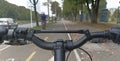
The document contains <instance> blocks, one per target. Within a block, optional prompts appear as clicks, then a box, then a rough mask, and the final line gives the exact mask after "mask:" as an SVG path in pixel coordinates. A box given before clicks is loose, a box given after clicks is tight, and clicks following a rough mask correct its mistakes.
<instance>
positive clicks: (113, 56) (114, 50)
mask: <svg viewBox="0 0 120 61" xmlns="http://www.w3.org/2000/svg"><path fill="white" fill-rule="evenodd" d="M64 23H65V24H66V26H67V28H68V29H74V30H78V29H83V28H84V29H86V28H89V29H90V31H99V30H100V29H96V28H92V27H89V26H84V25H79V24H76V23H73V22H69V21H64ZM47 29H48V30H65V28H64V25H63V23H62V22H61V21H60V22H58V23H56V24H55V25H52V26H49V27H48V28H47ZM37 36H38V37H40V38H42V39H45V40H47V41H48V42H53V41H56V40H57V39H63V40H67V39H69V38H68V36H67V34H54V33H52V34H43V33H42V34H37ZM72 36H73V37H72V39H73V40H78V39H79V38H80V37H81V36H82V35H79V34H72ZM82 48H84V49H86V50H87V51H88V52H89V53H90V54H91V56H92V57H93V61H120V60H119V56H120V53H119V52H120V47H119V45H116V44H113V43H111V42H109V43H102V44H95V43H90V42H88V43H87V44H85V45H84V46H82ZM53 54H54V53H53V51H47V50H43V49H41V48H39V47H37V46H36V45H34V44H33V43H28V44H26V45H8V44H5V43H4V44H2V45H0V61H52V57H53ZM77 54H78V55H79V58H80V59H81V60H82V61H89V57H88V56H87V55H86V54H85V53H83V52H81V51H80V50H77ZM69 61H80V60H78V59H76V55H75V53H74V52H72V53H71V55H70V58H69Z"/></svg>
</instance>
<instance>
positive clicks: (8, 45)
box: [0, 45, 10, 52]
mask: <svg viewBox="0 0 120 61" xmlns="http://www.w3.org/2000/svg"><path fill="white" fill-rule="evenodd" d="M9 47H10V45H8V46H6V47H4V48H2V49H0V52H1V51H3V50H5V49H7V48H9Z"/></svg>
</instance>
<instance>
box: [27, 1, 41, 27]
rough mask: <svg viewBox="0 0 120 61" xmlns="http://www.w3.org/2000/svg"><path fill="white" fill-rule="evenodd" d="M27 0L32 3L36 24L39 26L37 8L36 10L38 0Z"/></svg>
mask: <svg viewBox="0 0 120 61" xmlns="http://www.w3.org/2000/svg"><path fill="white" fill-rule="evenodd" d="M29 1H30V2H31V3H32V4H33V5H34V11H35V20H36V26H39V22H38V17H37V10H36V5H37V3H38V0H29Z"/></svg>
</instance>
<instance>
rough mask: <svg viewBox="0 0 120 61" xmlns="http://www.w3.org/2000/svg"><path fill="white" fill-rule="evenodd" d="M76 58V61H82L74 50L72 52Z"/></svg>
mask: <svg viewBox="0 0 120 61" xmlns="http://www.w3.org/2000/svg"><path fill="white" fill-rule="evenodd" d="M73 51H74V53H75V56H76V59H77V61H82V60H81V59H80V56H79V54H78V52H77V50H76V49H74V50H73Z"/></svg>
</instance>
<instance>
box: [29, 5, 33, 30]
mask: <svg viewBox="0 0 120 61" xmlns="http://www.w3.org/2000/svg"><path fill="white" fill-rule="evenodd" d="M32 7H33V6H30V20H31V28H32V27H33V24H32Z"/></svg>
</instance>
